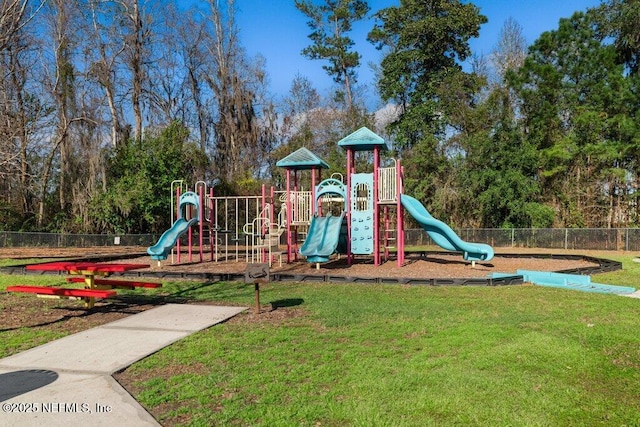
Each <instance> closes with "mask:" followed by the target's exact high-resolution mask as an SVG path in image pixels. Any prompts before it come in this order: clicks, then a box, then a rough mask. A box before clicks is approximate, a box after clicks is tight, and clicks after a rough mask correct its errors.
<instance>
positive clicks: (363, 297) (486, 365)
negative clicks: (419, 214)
mask: <svg viewBox="0 0 640 427" xmlns="http://www.w3.org/2000/svg"><path fill="white" fill-rule="evenodd" d="M611 258H612V259H618V260H621V261H623V263H624V270H623V271H622V272H613V273H607V274H602V275H598V276H595V277H594V278H593V280H594V281H595V282H599V283H609V284H615V285H624V286H635V287H638V288H640V264H635V263H632V262H631V261H630V259H631V257H620V256H617V257H615V256H612V257H611ZM7 277H10V276H3V277H0V288H2V287H3V286H6V285H7V280H8V279H7ZM261 291H262V292H261V298H262V302H263V303H264V304H266V303H272V304H274V305H276V306H278V307H279V308H278V309H277V310H276V311H275V312H273V313H266V314H262V315H260V316H263V318H264V319H265V320H261V319H258V320H256V319H255V316H254V315H251V314H250V313H246V314H242V315H240V316H238V317H237V318H236V319H234V320H232V321H229V322H227V323H224V324H221V325H217V326H215V327H213V328H210V329H208V330H205V331H202V332H199V333H197V334H194V335H192V336H190V337H188V338H186V339H183V340H181V341H179V342H177V343H175V344H174V345H172V346H170V347H167V348H165V349H163V350H161V351H159V352H158V353H156V354H154V355H152V356H150V357H148V358H146V359H144V360H142V361H140V362H138V363H136V364H134V365H133V366H132V367H131V368H129V371H128V372H127V375H130V376H131V377H134V378H140V380H139V381H138V382H137V383H136V384H135V387H134V389H135V390H134V394H135V397H136V398H137V399H138V400H139V401H140V402H141V403H142V404H143V405H144V406H145V407H147V408H148V409H149V410H150V411H152V413H154V414H155V415H156V416H157V417H158V418H159V420H160V422H161V423H162V424H164V425H178V424H185V425H194V426H210V425H252V426H255V425H264V426H300V425H302V426H306V425H309V426H316V425H318V426H319V425H322V426H327V425H328V426H345V425H351V426H429V425H437V426H441V425H464V426H468V425H480V426H486V425H496V426H497V425H500V426H502V425H511V426H550V425H553V426H556V425H575V426H582V425H611V426H621V425H627V426H631V425H636V426H637V425H640V388H639V386H638V384H640V338H639V334H638V331H639V329H640V318H639V316H638V314H639V313H640V300H638V299H633V298H626V297H620V296H612V295H602V294H593V293H582V292H577V291H569V290H562V289H553V288H545V287H534V286H508V287H427V286H398V285H355V284H350V285H343V284H341V285H332V284H296V283H274V284H269V285H263V286H262V287H261ZM147 292H148V291H147ZM154 292H158V291H154ZM160 292H161V293H163V294H165V295H167V296H171V297H179V298H187V299H194V300H203V301H215V302H218V303H221V304H225V303H226V304H245V305H247V306H251V305H252V304H253V297H254V294H253V287H252V286H247V285H244V284H240V283H215V284H201V283H195V282H171V283H166V284H165V286H164V287H163V288H162V289H161V290H160ZM276 313H281V314H282V316H275V314H276ZM269 316H271V317H269ZM5 338H6V337H5V335H4V333H3V332H0V340H4V339H5Z"/></svg>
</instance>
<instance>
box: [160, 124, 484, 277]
mask: <svg viewBox="0 0 640 427" xmlns="http://www.w3.org/2000/svg"><path fill="white" fill-rule="evenodd" d="M338 146H340V147H342V148H343V149H344V150H345V151H346V157H347V158H346V174H345V178H346V182H343V181H344V180H343V178H342V176H341V175H339V174H334V175H332V176H331V177H330V178H327V179H324V180H322V176H321V175H322V169H328V168H329V166H328V165H327V163H325V162H324V161H323V160H322V159H320V158H318V157H317V156H316V155H315V154H313V153H312V152H311V151H309V150H308V149H306V148H300V149H299V150H297V151H295V152H293V153H291V154H289V155H288V156H286V157H285V158H284V159H282V160H280V161H278V162H277V166H278V167H282V168H284V169H285V170H286V188H285V189H284V190H282V191H275V189H274V188H273V187H271V188H270V189H269V191H267V188H266V186H264V185H263V187H262V194H261V195H260V196H224V197H216V196H214V193H213V188H212V187H207V185H206V183H204V182H202V181H200V182H198V183H196V185H195V186H194V188H193V190H189V189H188V188H186V187H185V186H184V184H183V182H182V181H175V182H174V184H172V188H171V191H172V204H175V207H176V210H175V219H174V212H173V211H172V218H171V223H172V225H171V227H170V228H169V229H168V230H167V231H165V232H164V233H163V234H162V236H161V237H160V239H159V240H158V242H157V243H156V244H155V245H154V246H151V247H149V248H148V250H147V252H148V253H149V255H150V256H151V258H152V259H154V260H157V261H158V262H160V261H162V260H166V259H167V258H168V257H169V254H171V258H172V262H173V261H174V255H173V249H174V248H175V249H176V250H177V262H178V263H179V262H180V256H181V246H180V245H181V237H182V236H185V235H186V240H187V251H188V257H189V261H190V262H191V261H192V260H193V259H192V257H193V247H194V234H197V236H198V248H199V259H200V261H201V262H202V261H203V260H204V247H205V245H208V246H210V249H211V250H210V256H211V261H216V262H217V261H219V260H221V259H223V260H226V261H229V260H232V259H233V260H235V261H239V260H240V258H244V260H245V261H246V262H250V263H253V262H268V263H269V264H271V263H272V262H273V261H274V260H275V258H276V257H278V259H279V260H280V262H281V261H282V256H283V255H284V254H286V262H287V263H290V262H292V261H295V260H297V259H298V255H301V256H304V257H306V260H307V261H308V262H310V263H315V264H316V266H318V267H319V265H320V264H321V263H324V262H328V261H329V260H330V257H331V256H332V255H333V254H334V253H341V254H345V255H346V258H347V263H348V264H351V263H352V262H353V260H354V257H355V256H363V255H366V256H373V261H374V264H375V265H380V264H381V263H382V261H383V259H384V260H388V259H389V257H390V254H391V252H392V250H394V249H395V253H396V260H397V264H398V266H401V265H403V263H404V255H405V250H404V221H403V212H404V210H406V212H407V213H409V214H410V215H411V216H412V217H413V218H414V220H415V221H416V222H417V223H418V224H419V225H420V226H421V227H422V228H423V229H424V230H425V232H427V233H428V235H429V237H430V238H431V240H432V241H433V242H434V243H435V244H437V245H439V246H441V247H442V248H444V249H446V250H449V251H454V252H458V253H460V254H461V255H462V257H463V259H464V260H466V261H469V262H471V263H475V262H476V261H489V260H491V259H492V258H493V255H494V252H493V248H492V247H491V246H489V245H486V244H482V243H470V242H466V241H463V240H462V239H461V238H460V237H459V236H458V235H457V234H456V233H455V232H454V231H453V230H452V229H451V228H450V227H449V226H448V225H446V224H445V223H443V222H441V221H438V220H437V219H435V218H433V217H432V216H431V215H430V214H429V212H428V211H427V209H426V208H425V207H424V206H423V205H422V203H420V202H419V201H418V200H416V199H414V198H413V197H410V196H408V195H406V194H403V182H402V177H403V168H402V166H401V162H400V160H397V159H390V160H389V162H390V166H387V167H382V166H381V152H382V151H385V150H387V149H388V148H387V145H386V143H385V142H384V140H383V139H382V138H381V137H380V136H378V135H376V134H375V133H373V132H372V131H370V130H369V129H367V128H365V127H363V128H360V129H358V130H357V131H355V132H353V133H352V134H350V135H348V136H347V137H345V138H343V139H342V140H340V141H339V142H338ZM358 152H364V153H366V154H367V155H372V158H373V170H372V171H371V172H357V171H356V161H355V160H356V153H358ZM369 153H370V154H369ZM302 171H310V172H311V177H310V181H311V185H310V190H304V189H303V188H301V186H300V185H299V183H300V176H299V173H300V172H302ZM316 182H318V183H317V184H316ZM174 197H175V198H174ZM282 236H286V241H285V242H282V240H283V239H282ZM282 246H285V250H281V249H280V248H281V247H282Z"/></svg>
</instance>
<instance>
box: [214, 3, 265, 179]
mask: <svg viewBox="0 0 640 427" xmlns="http://www.w3.org/2000/svg"><path fill="white" fill-rule="evenodd" d="M208 1H209V6H210V11H211V14H210V17H209V19H210V22H211V25H212V31H213V34H212V39H211V42H210V44H209V45H208V46H207V48H208V53H209V55H210V57H211V69H210V70H209V71H208V72H207V73H206V74H205V75H204V76H205V78H206V81H207V84H208V85H209V87H210V88H211V90H212V91H213V95H214V97H215V103H216V107H217V111H216V112H217V117H216V119H215V125H214V129H215V135H216V147H215V154H214V164H215V167H216V168H217V171H218V173H219V174H220V176H222V177H223V178H225V179H226V180H227V181H228V182H233V181H234V180H235V179H236V178H238V177H240V176H242V175H243V174H246V173H247V172H248V171H250V170H251V168H249V169H247V168H248V167H249V165H251V159H250V158H247V156H245V153H247V152H248V151H249V149H250V148H251V147H252V146H255V144H256V142H257V131H258V127H257V126H258V125H257V120H256V106H255V104H254V101H255V96H256V94H255V91H254V90H252V88H251V85H250V81H251V79H253V78H255V77H256V76H255V75H252V71H251V70H250V68H249V64H248V62H247V59H246V57H245V52H244V50H243V49H242V46H241V45H240V40H239V38H238V29H237V27H236V24H235V9H234V7H235V2H234V1H233V0H227V1H226V6H227V7H226V10H223V9H222V8H221V7H220V5H219V3H220V2H219V1H218V0H208ZM253 72H254V73H255V70H254V71H253ZM262 73H264V72H262Z"/></svg>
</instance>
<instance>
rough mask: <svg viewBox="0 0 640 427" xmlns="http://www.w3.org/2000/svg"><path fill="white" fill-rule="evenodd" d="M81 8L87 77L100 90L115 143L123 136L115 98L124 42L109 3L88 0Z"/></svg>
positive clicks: (118, 107) (121, 120) (112, 140)
mask: <svg viewBox="0 0 640 427" xmlns="http://www.w3.org/2000/svg"><path fill="white" fill-rule="evenodd" d="M87 3H88V4H87V6H88V7H86V8H85V9H84V11H85V27H84V28H85V30H86V31H85V34H86V43H87V45H88V46H87V47H90V48H88V49H86V51H87V54H88V55H90V57H91V59H89V62H90V63H89V66H88V68H87V70H88V76H87V77H88V78H90V79H92V80H95V81H96V82H97V83H98V84H99V85H100V87H101V88H102V90H103V91H104V95H105V99H106V103H107V106H108V110H109V123H110V135H111V145H112V146H113V147H116V146H117V145H118V144H119V143H120V142H121V141H123V140H125V139H126V138H127V133H126V132H125V126H124V119H123V114H122V104H121V103H120V102H119V101H118V99H117V97H118V86H119V79H118V75H119V65H120V61H121V58H122V56H123V53H124V50H125V47H126V44H125V40H124V37H123V34H122V33H121V31H120V29H119V26H118V25H117V21H116V16H115V11H114V7H113V4H109V3H108V2H104V1H97V0H90V1H88V2H87Z"/></svg>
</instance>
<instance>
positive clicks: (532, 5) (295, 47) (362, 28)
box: [236, 0, 600, 108]
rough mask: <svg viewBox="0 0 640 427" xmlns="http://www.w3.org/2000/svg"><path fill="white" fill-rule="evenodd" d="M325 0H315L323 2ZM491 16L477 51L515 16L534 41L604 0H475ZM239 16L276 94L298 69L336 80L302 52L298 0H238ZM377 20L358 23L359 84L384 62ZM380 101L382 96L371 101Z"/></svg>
mask: <svg viewBox="0 0 640 427" xmlns="http://www.w3.org/2000/svg"><path fill="white" fill-rule="evenodd" d="M320 1H321V0H315V2H316V3H319V2H320ZM368 3H369V6H370V7H371V12H372V13H373V12H375V11H377V10H379V9H382V8H385V7H388V6H393V5H398V4H399V0H369V2H368ZM473 3H474V4H476V5H477V6H478V7H480V11H481V13H482V14H484V15H485V16H487V18H488V20H489V22H487V23H486V24H484V25H483V26H482V27H481V29H480V37H479V38H478V39H473V40H472V41H471V47H472V50H473V52H474V53H475V54H485V55H488V54H490V53H491V51H492V50H493V49H494V47H495V45H496V44H497V42H498V36H499V33H500V30H501V29H502V27H503V24H504V22H505V21H506V20H507V19H508V18H509V17H512V18H514V19H515V20H516V21H517V22H518V23H519V24H520V25H521V26H522V28H523V34H524V36H525V38H526V40H527V43H529V44H531V43H533V42H534V41H535V40H536V39H537V38H538V36H540V34H542V33H543V32H544V31H549V30H554V29H556V28H557V27H558V20H559V19H560V18H567V17H570V16H571V15H572V14H573V12H575V11H579V10H581V11H584V10H586V9H587V8H589V7H593V6H597V5H598V4H600V1H599V0H475V1H473ZM236 5H237V7H238V11H237V14H236V19H237V23H238V26H239V28H240V35H241V39H242V44H243V46H244V47H245V49H246V50H247V52H248V54H249V55H251V56H253V55H256V54H261V55H262V56H264V57H265V58H266V60H267V72H268V73H269V77H270V80H271V84H270V89H271V92H272V93H274V95H276V96H280V97H282V96H286V94H287V93H288V91H289V89H290V87H291V82H292V80H293V79H294V78H295V76H296V75H297V74H300V75H303V76H306V77H307V78H309V80H311V81H312V82H313V83H314V85H315V87H316V89H318V91H319V92H320V93H321V94H322V95H326V94H327V93H328V91H329V90H330V88H331V87H332V85H333V81H332V80H331V78H330V77H329V76H328V75H327V74H326V72H325V71H324V70H323V69H322V65H324V62H323V61H317V60H316V61H312V60H309V59H306V58H304V57H303V56H302V55H301V54H300V52H301V50H302V49H304V48H305V47H306V46H308V45H309V43H310V40H309V39H308V38H307V36H308V34H309V33H310V30H309V27H308V26H307V19H306V17H305V16H304V15H303V14H302V13H300V12H299V11H298V10H297V9H296V8H295V6H294V2H293V0H236ZM372 27H373V20H367V21H362V22H359V23H357V25H356V26H354V31H353V33H352V34H351V38H352V39H353V40H354V41H355V49H356V50H357V51H358V52H359V53H360V54H361V55H362V56H363V58H362V61H361V64H362V65H361V67H360V69H359V70H358V84H365V85H368V86H370V87H371V92H373V84H374V83H373V82H374V80H373V73H372V72H371V70H370V67H369V66H368V65H367V64H368V63H369V62H371V61H373V62H376V63H378V62H379V60H380V52H379V51H377V50H376V49H375V48H374V47H373V45H371V44H370V43H369V42H367V40H366V36H367V33H368V32H369V31H370V30H371V28H372ZM369 104H373V105H369V107H370V108H375V107H376V105H375V104H376V100H372V101H370V102H369Z"/></svg>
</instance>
